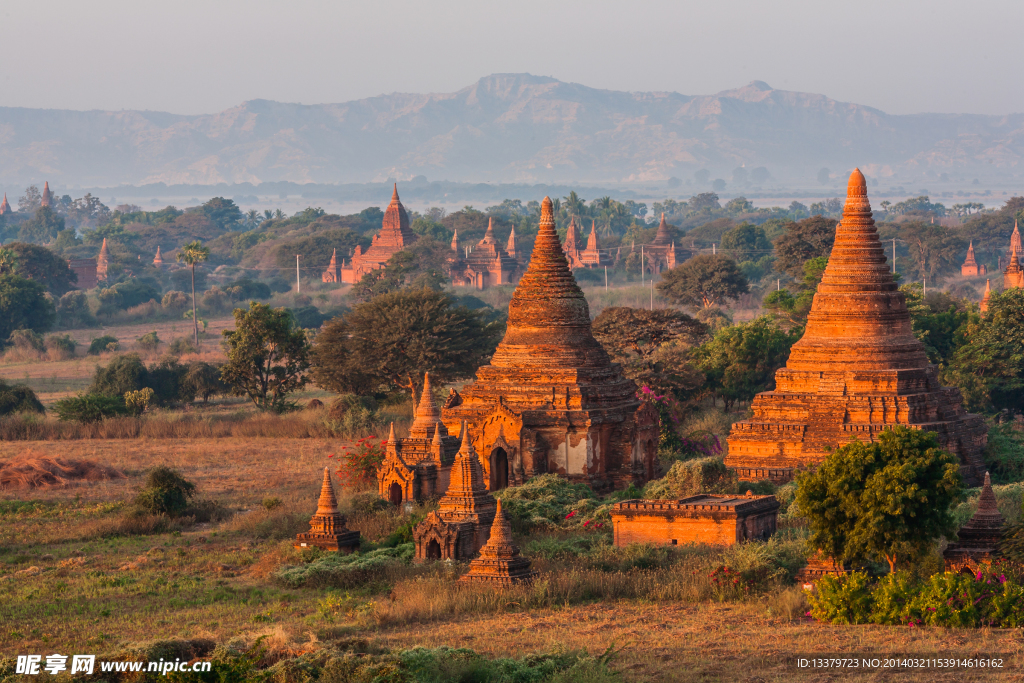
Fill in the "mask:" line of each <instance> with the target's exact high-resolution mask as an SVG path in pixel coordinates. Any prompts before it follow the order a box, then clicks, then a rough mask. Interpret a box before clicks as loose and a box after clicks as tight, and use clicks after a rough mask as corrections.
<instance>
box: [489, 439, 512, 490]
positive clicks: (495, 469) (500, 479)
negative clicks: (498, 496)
mask: <svg viewBox="0 0 1024 683" xmlns="http://www.w3.org/2000/svg"><path fill="white" fill-rule="evenodd" d="M504 488H508V453H506V452H505V449H504V448H495V449H494V450H493V451H492V452H491V490H492V491H500V490H501V489H504Z"/></svg>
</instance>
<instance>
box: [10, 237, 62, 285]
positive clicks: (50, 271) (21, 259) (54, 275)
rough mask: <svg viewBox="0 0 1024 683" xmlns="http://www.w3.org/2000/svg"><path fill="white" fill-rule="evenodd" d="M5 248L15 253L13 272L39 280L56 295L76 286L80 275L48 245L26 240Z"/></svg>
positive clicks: (35, 280)
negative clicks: (42, 245) (43, 245)
mask: <svg viewBox="0 0 1024 683" xmlns="http://www.w3.org/2000/svg"><path fill="white" fill-rule="evenodd" d="M5 249H9V250H10V251H11V253H12V254H13V255H14V258H15V262H16V265H15V266H14V269H13V272H14V273H16V274H18V275H20V276H21V277H23V278H27V279H29V280H32V281H33V282H38V283H39V284H41V285H43V286H44V287H46V289H47V290H48V291H49V292H50V293H51V294H53V295H54V296H63V295H64V294H66V293H67V292H69V291H71V290H72V289H74V288H75V285H76V284H77V282H78V276H77V275H75V272H74V271H73V270H71V268H70V267H69V266H68V262H67V261H66V260H64V259H62V258H61V257H60V256H57V254H55V253H53V252H52V251H50V250H49V249H47V248H46V247H41V246H39V245H37V244H27V243H25V242H12V243H11V244H8V245H7V246H6V247H5Z"/></svg>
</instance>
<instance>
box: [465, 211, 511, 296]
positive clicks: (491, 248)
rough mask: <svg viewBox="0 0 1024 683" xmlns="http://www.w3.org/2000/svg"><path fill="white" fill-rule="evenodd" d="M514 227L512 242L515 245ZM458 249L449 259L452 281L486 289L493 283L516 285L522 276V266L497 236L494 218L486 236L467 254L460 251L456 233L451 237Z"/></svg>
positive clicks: (488, 224) (489, 220)
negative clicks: (503, 247) (504, 247)
mask: <svg viewBox="0 0 1024 683" xmlns="http://www.w3.org/2000/svg"><path fill="white" fill-rule="evenodd" d="M514 240H515V229H513V230H512V235H511V236H510V237H509V241H510V242H511V243H512V244H513V246H514ZM452 250H453V251H454V252H455V253H454V255H453V257H452V260H451V262H450V268H451V273H452V283H453V284H455V285H462V286H472V287H476V288H477V289H486V288H487V287H491V286H494V285H506V284H515V283H516V282H517V281H518V280H519V277H520V276H521V275H522V270H523V268H522V265H521V264H520V263H519V261H517V260H516V258H515V257H513V256H511V255H509V254H508V252H506V251H505V250H504V249H502V248H501V244H500V243H499V242H498V239H497V238H496V237H495V236H494V219H493V218H490V219H488V221H487V231H486V232H485V233H484V237H483V239H481V240H480V241H479V242H477V243H476V246H474V247H473V249H472V250H471V251H470V252H469V254H468V255H466V254H461V253H459V245H458V240H457V236H456V237H454V238H452Z"/></svg>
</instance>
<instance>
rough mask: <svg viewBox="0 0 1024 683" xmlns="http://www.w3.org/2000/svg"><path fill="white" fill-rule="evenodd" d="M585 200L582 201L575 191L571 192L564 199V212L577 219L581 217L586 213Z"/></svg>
mask: <svg viewBox="0 0 1024 683" xmlns="http://www.w3.org/2000/svg"><path fill="white" fill-rule="evenodd" d="M586 201H587V200H586V199H583V198H582V197H580V196H579V195H578V194H576V190H571V191H570V192H569V196H568V197H566V198H565V210H566V211H567V212H568V213H569V216H570V217H572V216H576V217H577V218H579V217H581V216H583V214H584V213H586V209H587V206H586Z"/></svg>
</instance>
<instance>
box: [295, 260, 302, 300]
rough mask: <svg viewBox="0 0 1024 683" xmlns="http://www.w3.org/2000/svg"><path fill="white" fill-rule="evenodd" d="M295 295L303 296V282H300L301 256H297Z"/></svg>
mask: <svg viewBox="0 0 1024 683" xmlns="http://www.w3.org/2000/svg"><path fill="white" fill-rule="evenodd" d="M295 293H296V294H302V281H301V280H299V255H298V254H296V255H295Z"/></svg>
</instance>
